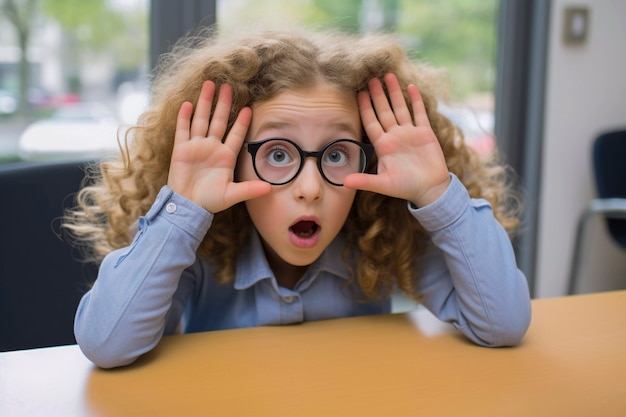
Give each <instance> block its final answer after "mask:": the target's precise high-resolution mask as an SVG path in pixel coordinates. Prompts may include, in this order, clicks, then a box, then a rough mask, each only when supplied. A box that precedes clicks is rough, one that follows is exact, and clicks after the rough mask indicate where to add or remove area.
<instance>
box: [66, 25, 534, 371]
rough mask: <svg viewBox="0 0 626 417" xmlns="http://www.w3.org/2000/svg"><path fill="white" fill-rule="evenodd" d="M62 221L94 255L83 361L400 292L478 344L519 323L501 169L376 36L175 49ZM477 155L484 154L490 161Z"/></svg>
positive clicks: (196, 42)
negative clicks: (122, 137) (179, 335)
mask: <svg viewBox="0 0 626 417" xmlns="http://www.w3.org/2000/svg"><path fill="white" fill-rule="evenodd" d="M158 70H159V71H158V73H157V76H156V78H155V80H154V83H153V92H152V102H151V103H152V104H151V108H150V110H148V111H147V112H146V113H145V114H143V116H142V117H141V119H140V121H139V123H138V125H137V126H136V127H134V129H133V130H132V131H131V135H132V139H131V140H129V142H128V143H127V144H126V147H124V149H123V152H122V156H121V158H120V160H118V161H108V162H102V163H101V164H100V167H99V168H100V169H99V170H97V173H98V175H97V176H96V178H95V184H93V185H91V186H88V187H86V188H84V189H83V190H82V191H81V193H80V195H79V207H77V208H76V209H75V210H74V211H73V212H72V213H69V214H68V217H67V218H66V227H68V228H69V229H70V230H71V231H72V232H73V233H74V235H75V236H76V237H77V238H78V239H80V240H81V241H82V242H83V244H84V245H86V246H88V247H89V248H90V249H91V252H92V254H93V257H94V259H95V260H96V261H97V262H99V263H100V269H99V274H98V278H97V280H96V281H95V283H94V285H93V287H92V288H91V290H90V291H89V292H88V293H87V294H85V296H84V297H83V299H82V301H81V303H80V305H79V307H78V311H77V313H76V322H75V333H76V340H77V341H78V344H79V345H80V347H81V349H82V350H83V352H84V353H85V355H86V356H87V357H88V358H89V359H90V360H92V361H93V362H94V363H95V364H96V365H98V366H100V367H105V368H108V367H115V366H121V365H126V364H130V363H132V362H133V361H134V360H135V359H137V358H138V357H139V356H140V355H142V354H143V353H145V352H147V351H149V350H151V349H152V348H153V347H154V346H155V345H156V344H157V343H158V342H159V340H160V338H161V337H162V336H163V335H164V334H172V333H176V332H198V331H207V330H217V329H229V328H240V327H250V326H262V325H278V324H289V323H300V322H303V321H308V320H321V319H330V318H337V317H348V316H355V315H365V314H381V313H389V312H390V307H391V306H390V296H391V294H392V292H393V291H394V290H395V289H396V288H399V289H400V290H402V291H403V292H404V293H405V294H407V295H408V296H410V297H413V298H414V299H417V300H419V301H420V302H421V303H422V304H423V305H424V306H425V307H427V308H428V309H429V310H430V311H432V312H433V313H434V314H436V315H437V316H438V317H439V318H440V319H441V320H444V321H447V322H450V323H452V324H454V326H456V327H457V328H458V329H459V330H460V331H461V332H462V333H463V334H465V335H466V336H467V337H468V338H469V339H471V340H472V341H474V342H475V343H477V344H480V345H484V346H506V345H515V344H517V343H519V341H520V340H521V338H522V337H523V335H524V333H525V332H526V329H527V327H528V324H529V320H530V297H529V293H528V286H527V282H526V279H525V277H524V276H523V274H522V273H521V272H520V271H519V270H518V268H517V267H516V263H515V257H514V253H513V249H512V247H511V243H510V239H509V234H507V232H512V231H513V230H514V229H515V227H516V226H517V223H518V220H517V218H516V216H515V208H516V205H515V204H511V203H512V202H514V201H515V198H514V195H513V194H512V193H511V191H510V188H511V187H510V186H509V185H507V184H508V183H507V180H506V175H505V168H504V167H503V166H501V165H499V164H498V163H497V162H496V161H495V159H494V160H491V161H485V160H484V159H481V158H479V157H478V156H477V155H475V154H474V153H473V152H472V151H471V150H470V149H469V148H468V147H466V146H465V145H464V143H463V139H462V135H461V134H460V133H459V131H458V130H457V129H456V128H455V127H453V126H452V125H451V123H450V121H449V120H448V119H446V118H445V117H444V116H442V115H441V114H440V113H438V112H437V98H436V86H437V83H436V77H435V75H436V73H435V72H434V71H433V70H430V69H428V68H426V67H424V66H420V65H417V64H416V63H413V62H411V61H410V60H409V59H408V57H407V55H406V53H405V52H404V50H403V49H402V47H401V46H399V44H397V43H395V42H394V41H393V40H392V38H390V37H388V36H383V35H369V36H367V37H364V38H356V37H350V36H347V35H339V34H336V33H326V34H319V33H309V34H296V33H291V32H289V33H276V32H271V33H260V34H255V35H254V36H248V37H241V38H235V39H226V38H220V37H217V36H202V37H198V36H196V37H194V38H189V39H187V40H185V41H183V42H181V43H179V44H178V45H177V46H176V47H175V48H174V50H173V51H172V53H170V54H168V55H167V56H165V57H164V59H163V60H162V61H161V65H160V67H159V68H158ZM494 158H495V157H494Z"/></svg>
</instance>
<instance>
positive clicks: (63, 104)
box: [0, 0, 149, 162]
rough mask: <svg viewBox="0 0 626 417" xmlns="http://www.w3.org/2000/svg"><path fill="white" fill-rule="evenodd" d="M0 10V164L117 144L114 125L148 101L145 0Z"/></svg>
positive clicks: (5, 2)
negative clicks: (146, 92)
mask: <svg viewBox="0 0 626 417" xmlns="http://www.w3.org/2000/svg"><path fill="white" fill-rule="evenodd" d="M0 12H1V14H0V162H7V161H19V160H51V159H71V158H90V157H98V156H100V155H103V154H105V153H106V152H109V151H111V150H113V149H117V141H116V130H117V127H118V126H120V125H124V124H127V123H132V122H134V121H135V120H136V117H137V116H138V114H139V113H140V112H141V111H142V110H143V108H145V105H146V104H147V103H146V97H147V96H146V94H145V91H146V85H145V84H144V83H143V82H142V80H145V76H146V75H147V73H148V71H149V64H148V62H149V54H148V23H147V22H148V0H91V1H88V2H84V1H76V0H40V1H31V0H28V1H23V0H0ZM18 28H20V30H18ZM22 40H23V41H22Z"/></svg>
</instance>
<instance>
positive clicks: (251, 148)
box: [245, 137, 375, 187]
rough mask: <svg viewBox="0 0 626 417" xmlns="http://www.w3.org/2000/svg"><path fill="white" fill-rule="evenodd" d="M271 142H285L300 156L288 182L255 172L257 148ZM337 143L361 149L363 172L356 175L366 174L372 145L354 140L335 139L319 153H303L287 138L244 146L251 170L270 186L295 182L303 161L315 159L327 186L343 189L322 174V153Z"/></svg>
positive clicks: (270, 139)
mask: <svg viewBox="0 0 626 417" xmlns="http://www.w3.org/2000/svg"><path fill="white" fill-rule="evenodd" d="M273 140H278V141H282V142H287V143H289V144H291V145H293V147H294V148H296V150H297V151H298V153H299V155H300V166H299V167H298V170H297V171H296V173H295V174H293V176H292V177H291V178H290V179H289V180H287V181H283V182H271V181H268V180H266V179H264V178H263V176H261V175H260V174H259V171H258V170H257V167H256V155H257V152H258V151H259V148H261V146H263V145H264V144H265V143H267V142H270V141H273ZM338 142H350V143H354V144H356V145H358V146H359V147H360V148H361V150H362V151H363V154H364V155H365V164H364V168H363V171H361V172H358V173H361V174H362V173H364V172H366V171H367V169H368V168H369V166H370V164H371V162H372V157H373V156H375V150H374V145H372V144H371V143H364V142H359V141H357V140H354V139H336V140H333V141H331V142H328V143H327V144H326V145H324V147H323V148H322V149H320V150H319V151H305V150H304V149H302V148H301V147H300V146H299V145H298V144H297V143H296V142H294V141H293V140H291V139H287V138H278V137H273V138H267V139H263V140H260V141H257V142H247V143H246V144H245V145H246V149H247V150H248V153H249V154H250V156H251V157H252V168H253V169H254V173H255V174H256V176H257V177H259V179H260V180H262V181H265V182H267V183H269V184H272V185H285V184H289V183H290V182H291V181H293V180H295V179H296V177H297V176H298V175H300V172H302V168H303V167H304V161H305V159H306V158H315V159H316V162H317V170H318V171H319V172H320V174H321V176H322V178H324V180H325V181H326V182H328V183H329V184H331V185H334V186H336V187H343V184H338V183H336V182H333V181H331V180H329V179H328V177H327V176H326V174H324V169H323V168H322V156H323V155H324V152H326V150H327V149H328V148H330V147H331V146H333V145H334V144H336V143H338ZM355 174H356V173H355Z"/></svg>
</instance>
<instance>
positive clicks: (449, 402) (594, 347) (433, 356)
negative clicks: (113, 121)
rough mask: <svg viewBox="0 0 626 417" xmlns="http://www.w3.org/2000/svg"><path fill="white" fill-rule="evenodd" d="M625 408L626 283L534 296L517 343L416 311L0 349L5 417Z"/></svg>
mask: <svg viewBox="0 0 626 417" xmlns="http://www.w3.org/2000/svg"><path fill="white" fill-rule="evenodd" d="M55 415H58V416H82V415H85V416H142V415H145V416H195V415H202V416H221V417H226V416H266V415H272V416H417V415H425V416H508V417H510V416H533V417H536V416H568V417H573V416H585V417H588V416H598V417H600V416H602V417H607V416H626V291H619V292H609V293H598V294H592V295H578V296H570V297H563V298H553V299H540V300H534V301H533V321H532V325H531V328H530V329H529V331H528V334H527V335H526V338H525V340H524V342H523V343H522V345H520V346H518V347H516V348H500V349H488V348H482V347H478V346H475V345H473V344H471V343H469V342H467V341H466V340H465V339H464V338H463V337H462V336H460V335H459V334H458V333H456V331H454V329H453V328H452V327H451V326H449V325H447V324H443V323H441V322H439V321H438V320H436V319H435V318H434V317H433V316H432V315H430V314H429V313H428V312H426V311H425V310H424V309H419V310H416V311H414V312H410V313H403V314H395V315H386V316H371V317H359V318H349V319H340V320H329V321H320V322H311V323H305V324H302V325H293V326H286V327H263V328H253V329H241V330H229V331H220V332H213V333H201V334H192V335H184V336H172V337H167V338H164V339H163V341H162V343H161V344H160V345H159V347H158V348H157V349H155V350H154V351H153V352H151V353H149V354H147V355H146V356H144V357H143V358H141V359H140V360H139V361H138V362H137V363H136V364H135V365H132V366H130V367H127V368H122V369H117V370H112V371H104V370H99V369H96V368H95V367H94V366H93V365H92V364H91V363H90V362H89V361H88V360H87V359H85V358H84V357H83V356H82V354H81V352H80V350H79V349H78V347H76V346H65V347H56V348H47V349H35V350H29V351H18V352H8V353H2V354H0V416H3V417H14V416H55Z"/></svg>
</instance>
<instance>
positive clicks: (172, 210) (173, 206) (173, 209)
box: [165, 203, 176, 214]
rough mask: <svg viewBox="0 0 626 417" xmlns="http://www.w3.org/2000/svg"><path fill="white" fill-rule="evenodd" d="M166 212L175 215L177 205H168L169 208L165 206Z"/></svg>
mask: <svg viewBox="0 0 626 417" xmlns="http://www.w3.org/2000/svg"><path fill="white" fill-rule="evenodd" d="M165 211H167V212H168V213H170V214H172V213H174V212H175V211H176V204H174V203H168V204H167V206H165Z"/></svg>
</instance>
